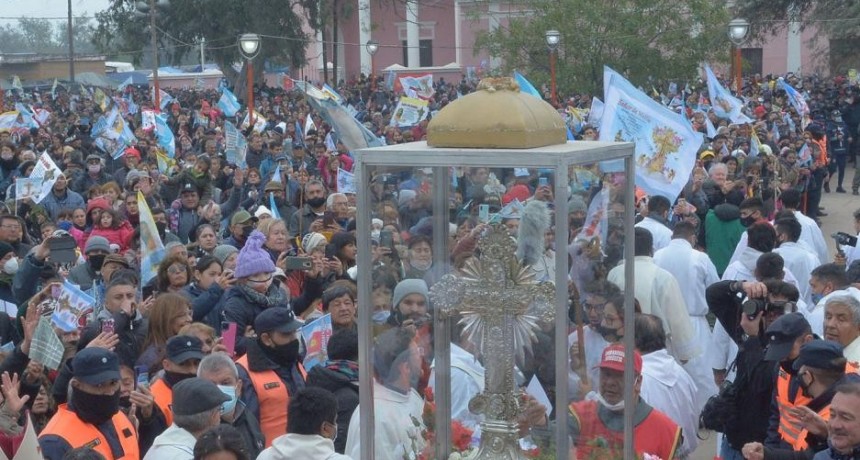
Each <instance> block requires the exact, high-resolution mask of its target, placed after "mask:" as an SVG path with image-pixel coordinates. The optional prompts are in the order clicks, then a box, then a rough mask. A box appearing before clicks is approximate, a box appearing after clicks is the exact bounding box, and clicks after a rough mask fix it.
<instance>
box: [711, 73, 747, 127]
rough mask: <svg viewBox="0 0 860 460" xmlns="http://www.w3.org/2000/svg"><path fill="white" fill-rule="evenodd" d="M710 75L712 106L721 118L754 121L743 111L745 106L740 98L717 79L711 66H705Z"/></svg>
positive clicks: (735, 121)
mask: <svg viewBox="0 0 860 460" xmlns="http://www.w3.org/2000/svg"><path fill="white" fill-rule="evenodd" d="M705 73H706V74H707V77H708V95H709V96H710V98H711V108H712V109H714V113H715V114H716V115H717V117H719V118H728V119H729V120H731V121H732V123H752V120H750V118H749V117H747V116H746V115H744V114H743V113H742V109H743V107H744V104H743V102H741V100H740V99H738V98H736V97H734V96H732V93H730V92H729V90H727V89H725V88H724V87H723V85H721V84H720V82H719V81H718V80H717V76H716V75H714V71H713V70H711V67H710V66H705Z"/></svg>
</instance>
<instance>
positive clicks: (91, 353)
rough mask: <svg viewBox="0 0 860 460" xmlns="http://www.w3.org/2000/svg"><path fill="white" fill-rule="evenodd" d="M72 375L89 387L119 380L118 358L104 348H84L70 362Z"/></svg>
mask: <svg viewBox="0 0 860 460" xmlns="http://www.w3.org/2000/svg"><path fill="white" fill-rule="evenodd" d="M72 369H73V371H72V372H73V375H74V377H75V378H76V379H78V380H80V381H82V382H84V383H88V384H90V385H101V384H103V383H105V382H109V381H111V380H119V357H117V355H116V353H114V352H112V351H110V350H105V349H104V348H98V347H93V348H84V349H83V350H81V351H79V352H78V353H77V354H76V355H75V358H74V359H73V360H72Z"/></svg>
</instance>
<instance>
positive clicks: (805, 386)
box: [797, 373, 815, 398]
mask: <svg viewBox="0 0 860 460" xmlns="http://www.w3.org/2000/svg"><path fill="white" fill-rule="evenodd" d="M808 374H809V383H804V381H803V378H802V377H800V376H798V381H797V384H798V385H799V386H800V393H801V394H803V396H805V397H807V398H812V397H813V396H812V395H811V394H809V387H810V386H812V383H813V382H815V376H814V375H812V374H811V373H808Z"/></svg>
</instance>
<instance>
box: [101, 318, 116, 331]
mask: <svg viewBox="0 0 860 460" xmlns="http://www.w3.org/2000/svg"><path fill="white" fill-rule="evenodd" d="M102 332H107V333H111V334H113V333H114V321H113V318H111V319H106V320H104V321H102Z"/></svg>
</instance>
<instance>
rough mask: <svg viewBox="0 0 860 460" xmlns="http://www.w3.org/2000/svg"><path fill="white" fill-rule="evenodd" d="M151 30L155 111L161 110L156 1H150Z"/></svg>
mask: <svg viewBox="0 0 860 460" xmlns="http://www.w3.org/2000/svg"><path fill="white" fill-rule="evenodd" d="M69 1H71V0H69ZM149 29H150V36H151V37H150V39H151V41H152V83H153V87H154V88H155V109H156V110H161V87H160V86H159V84H158V36H157V35H156V34H155V0H149Z"/></svg>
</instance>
